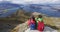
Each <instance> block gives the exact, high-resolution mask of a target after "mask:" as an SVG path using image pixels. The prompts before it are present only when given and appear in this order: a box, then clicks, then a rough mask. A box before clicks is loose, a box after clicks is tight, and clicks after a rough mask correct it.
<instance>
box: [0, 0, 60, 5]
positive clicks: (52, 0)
mask: <svg viewBox="0 0 60 32" xmlns="http://www.w3.org/2000/svg"><path fill="white" fill-rule="evenodd" d="M0 1H3V0H0ZM5 1H11V2H12V3H17V4H29V3H30V4H31V3H32V4H40V3H42V4H43V3H46V4H47V3H51V4H52V3H60V0H5Z"/></svg>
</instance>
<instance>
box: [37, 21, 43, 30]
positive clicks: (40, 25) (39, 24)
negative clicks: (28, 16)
mask: <svg viewBox="0 0 60 32" xmlns="http://www.w3.org/2000/svg"><path fill="white" fill-rule="evenodd" d="M37 29H38V30H39V31H43V30H44V22H40V21H39V22H38V25H37Z"/></svg>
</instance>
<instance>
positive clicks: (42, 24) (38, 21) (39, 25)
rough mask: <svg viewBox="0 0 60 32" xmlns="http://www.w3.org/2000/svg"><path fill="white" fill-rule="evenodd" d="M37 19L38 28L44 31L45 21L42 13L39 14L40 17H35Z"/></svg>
mask: <svg viewBox="0 0 60 32" xmlns="http://www.w3.org/2000/svg"><path fill="white" fill-rule="evenodd" d="M35 20H36V23H37V24H36V25H37V30H39V31H43V30H44V22H43V18H42V16H41V15H39V16H38V18H35Z"/></svg>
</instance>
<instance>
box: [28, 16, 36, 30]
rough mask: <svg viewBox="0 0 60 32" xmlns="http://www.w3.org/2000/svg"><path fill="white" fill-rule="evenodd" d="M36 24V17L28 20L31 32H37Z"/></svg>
mask: <svg viewBox="0 0 60 32" xmlns="http://www.w3.org/2000/svg"><path fill="white" fill-rule="evenodd" d="M35 23H36V21H35V17H34V16H32V17H31V18H30V19H29V20H28V25H29V27H30V29H31V30H35V29H36V25H35Z"/></svg>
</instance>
